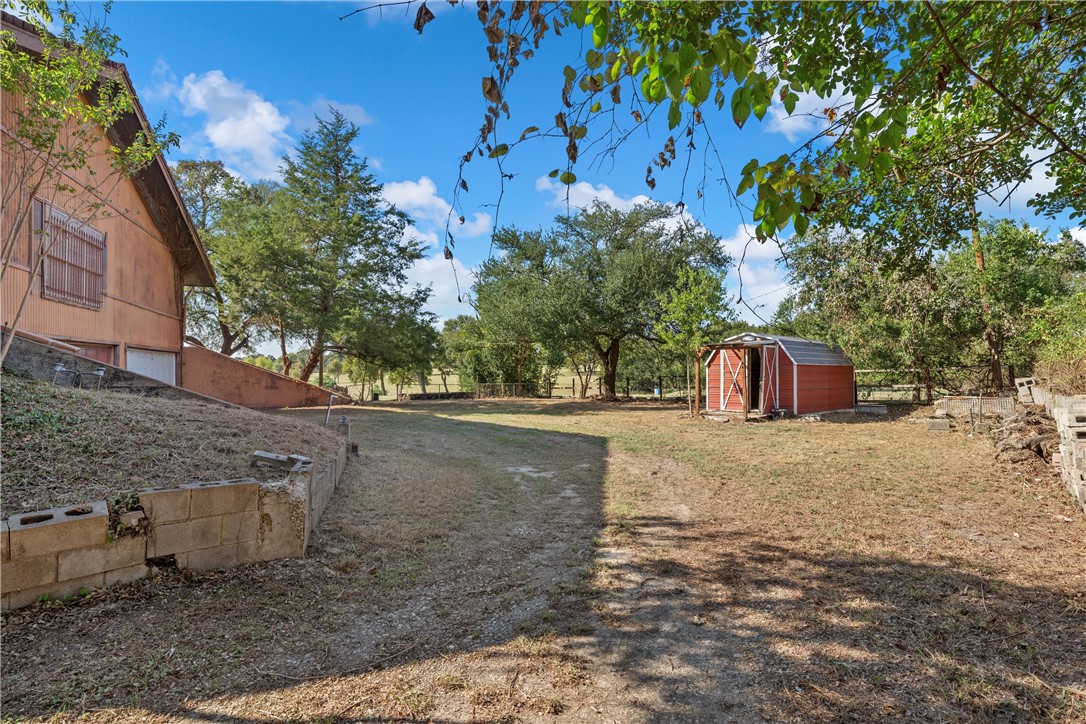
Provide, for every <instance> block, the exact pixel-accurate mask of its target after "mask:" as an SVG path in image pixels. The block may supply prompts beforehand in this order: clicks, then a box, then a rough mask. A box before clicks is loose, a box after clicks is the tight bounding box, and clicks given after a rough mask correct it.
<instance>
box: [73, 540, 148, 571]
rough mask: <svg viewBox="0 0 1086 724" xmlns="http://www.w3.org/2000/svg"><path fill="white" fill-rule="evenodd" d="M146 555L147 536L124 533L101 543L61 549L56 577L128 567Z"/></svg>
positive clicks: (142, 559)
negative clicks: (68, 549) (65, 549)
mask: <svg viewBox="0 0 1086 724" xmlns="http://www.w3.org/2000/svg"><path fill="white" fill-rule="evenodd" d="M146 557H147V539H146V538H144V537H143V536H124V537H122V538H118V539H117V540H115V541H113V542H112V543H106V544H104V545H100V546H92V547H90V548H78V549H76V550H72V551H62V552H61V553H60V554H59V559H58V564H57V580H58V581H66V580H68V579H70V578H83V577H84V576H91V575H94V574H95V573H105V572H106V571H112V570H116V569H118V568H128V567H130V566H134V565H136V564H137V563H143V561H144V559H145V558H146Z"/></svg>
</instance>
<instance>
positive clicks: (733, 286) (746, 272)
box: [725, 242, 788, 323]
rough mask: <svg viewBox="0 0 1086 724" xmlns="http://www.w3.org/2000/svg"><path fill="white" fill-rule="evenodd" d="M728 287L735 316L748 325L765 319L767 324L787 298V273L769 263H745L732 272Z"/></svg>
mask: <svg viewBox="0 0 1086 724" xmlns="http://www.w3.org/2000/svg"><path fill="white" fill-rule="evenodd" d="M755 243H757V242H755ZM725 285H726V286H727V289H728V292H730V293H731V295H732V297H733V304H734V307H735V311H736V314H738V315H739V318H740V319H744V320H746V321H748V322H755V323H760V322H761V320H762V319H764V320H765V321H767V322H768V321H769V320H770V319H771V318H772V317H773V313H774V312H776V311H777V306H778V305H779V304H780V303H781V300H783V299H784V298H785V297H786V296H788V279H787V274H786V271H785V269H784V268H783V266H782V265H777V264H773V263H769V262H761V263H757V264H754V263H744V264H743V265H742V266H741V267H739V268H733V269H731V270H730V271H729V272H728V277H727V279H726V280H725ZM740 297H742V303H740V301H739V298H740ZM759 317H760V318H761V319H759Z"/></svg>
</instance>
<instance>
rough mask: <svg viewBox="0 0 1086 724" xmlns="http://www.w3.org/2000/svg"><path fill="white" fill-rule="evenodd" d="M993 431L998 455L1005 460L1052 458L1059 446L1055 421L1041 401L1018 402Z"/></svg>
mask: <svg viewBox="0 0 1086 724" xmlns="http://www.w3.org/2000/svg"><path fill="white" fill-rule="evenodd" d="M991 434H992V440H993V442H994V443H995V447H996V457H997V459H999V460H1003V461H1006V462H1011V463H1020V462H1026V461H1027V460H1035V459H1037V458H1038V457H1040V458H1041V459H1042V460H1044V462H1051V460H1052V453H1054V452H1057V451H1058V450H1059V449H1060V433H1059V431H1058V430H1057V429H1056V423H1055V421H1053V420H1052V418H1051V417H1049V416H1048V415H1047V414H1046V413H1045V408H1044V407H1043V406H1042V405H1024V404H1019V405H1017V406H1016V407H1015V410H1014V412H1013V413H1011V414H1010V415H1007V416H1006V417H1003V418H1002V419H1001V420H1000V422H999V423H998V425H995V426H993V427H992V430H991Z"/></svg>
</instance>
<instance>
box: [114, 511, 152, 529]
mask: <svg viewBox="0 0 1086 724" xmlns="http://www.w3.org/2000/svg"><path fill="white" fill-rule="evenodd" d="M119 520H120V523H121V527H122V528H138V527H139V526H140V524H141V523H143V521H145V520H147V515H146V514H145V513H144V512H143V511H142V510H131V511H129V512H127V513H121V515H120V518H119Z"/></svg>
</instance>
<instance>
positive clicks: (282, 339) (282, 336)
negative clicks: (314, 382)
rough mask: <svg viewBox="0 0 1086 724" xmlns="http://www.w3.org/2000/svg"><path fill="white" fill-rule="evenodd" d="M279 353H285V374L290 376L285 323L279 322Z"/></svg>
mask: <svg viewBox="0 0 1086 724" xmlns="http://www.w3.org/2000/svg"><path fill="white" fill-rule="evenodd" d="M279 353H280V354H281V355H283V374H284V375H286V376H287V377H290V367H291V362H290V355H288V354H287V334H286V331H285V330H284V329H283V323H282V322H280V323H279Z"/></svg>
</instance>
